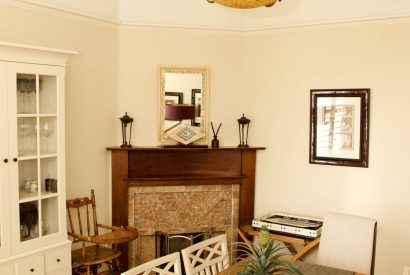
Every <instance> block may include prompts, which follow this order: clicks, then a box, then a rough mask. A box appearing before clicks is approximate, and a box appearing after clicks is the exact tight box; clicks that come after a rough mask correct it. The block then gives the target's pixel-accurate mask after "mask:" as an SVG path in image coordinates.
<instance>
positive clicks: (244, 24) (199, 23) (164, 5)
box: [0, 0, 410, 31]
mask: <svg viewBox="0 0 410 275" xmlns="http://www.w3.org/2000/svg"><path fill="white" fill-rule="evenodd" d="M2 1H6V2H8V3H11V2H15V3H19V4H24V5H25V6H32V7H37V8H42V9H43V10H47V9H48V10H57V11H59V12H61V11H64V12H67V13H70V14H76V15H82V16H85V17H91V18H94V19H98V20H101V21H105V22H110V23H114V24H120V25H128V26H150V27H152V26H156V27H167V28H170V27H177V28H189V29H212V30H236V31H253V30H265V29H278V28H286V27H295V26H311V25H321V24H331V23H340V22H357V21H369V20H371V21H373V20H380V19H391V18H407V17H409V18H410V1H409V0H389V1H386V0H343V1H336V0H282V2H277V4H276V5H275V6H273V7H271V8H265V7H263V8H257V9H250V10H239V9H231V8H226V7H224V6H220V5H218V4H209V3H208V2H207V1H206V0H147V1H142V0H2ZM0 2H1V0H0Z"/></svg>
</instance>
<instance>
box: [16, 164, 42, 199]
mask: <svg viewBox="0 0 410 275" xmlns="http://www.w3.org/2000/svg"><path fill="white" fill-rule="evenodd" d="M18 164H19V199H20V200H25V199H30V198H35V197H37V195H38V182H37V179H38V177H37V174H38V172H37V171H38V170H37V160H35V159H33V160H20V161H19V162H18Z"/></svg>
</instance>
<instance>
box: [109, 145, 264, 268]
mask: <svg viewBox="0 0 410 275" xmlns="http://www.w3.org/2000/svg"><path fill="white" fill-rule="evenodd" d="M107 149H108V150H110V151H111V169H112V224H113V225H116V226H126V225H128V188H129V187H133V186H173V185H174V186H181V185H212V184H214V185H216V184H218V185H221V184H230V185H232V184H239V185H240V193H239V219H238V222H239V225H241V224H245V223H248V222H249V221H251V220H252V219H253V214H254V195H255V167H256V152H257V151H258V150H264V149H265V148H264V147H251V148H238V147H222V148H161V147H132V148H127V149H124V148H120V147H108V148H107ZM126 251H127V250H126V248H124V250H123V252H126ZM124 254H126V253H124ZM122 260H123V261H125V262H126V255H124V257H123V258H122Z"/></svg>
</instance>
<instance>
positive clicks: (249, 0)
mask: <svg viewBox="0 0 410 275" xmlns="http://www.w3.org/2000/svg"><path fill="white" fill-rule="evenodd" d="M276 1H277V0H208V2H210V3H217V4H220V5H223V6H226V7H230V8H236V9H252V8H259V7H263V6H266V7H271V6H273V5H274V4H275V3H276ZM279 1H280V0H279Z"/></svg>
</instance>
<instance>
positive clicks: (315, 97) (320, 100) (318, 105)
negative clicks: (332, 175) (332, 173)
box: [309, 88, 370, 167]
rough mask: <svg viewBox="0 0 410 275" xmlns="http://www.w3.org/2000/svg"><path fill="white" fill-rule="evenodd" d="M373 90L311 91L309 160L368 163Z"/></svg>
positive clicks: (319, 162)
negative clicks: (371, 93) (371, 95)
mask: <svg viewBox="0 0 410 275" xmlns="http://www.w3.org/2000/svg"><path fill="white" fill-rule="evenodd" d="M369 103H370V89H367V88H365V89H326V90H323V89H322V90H311V91H310V148H309V149H310V150H309V162H310V163H314V164H328V165H341V166H354V167H368V165H369V161H368V159H369Z"/></svg>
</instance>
